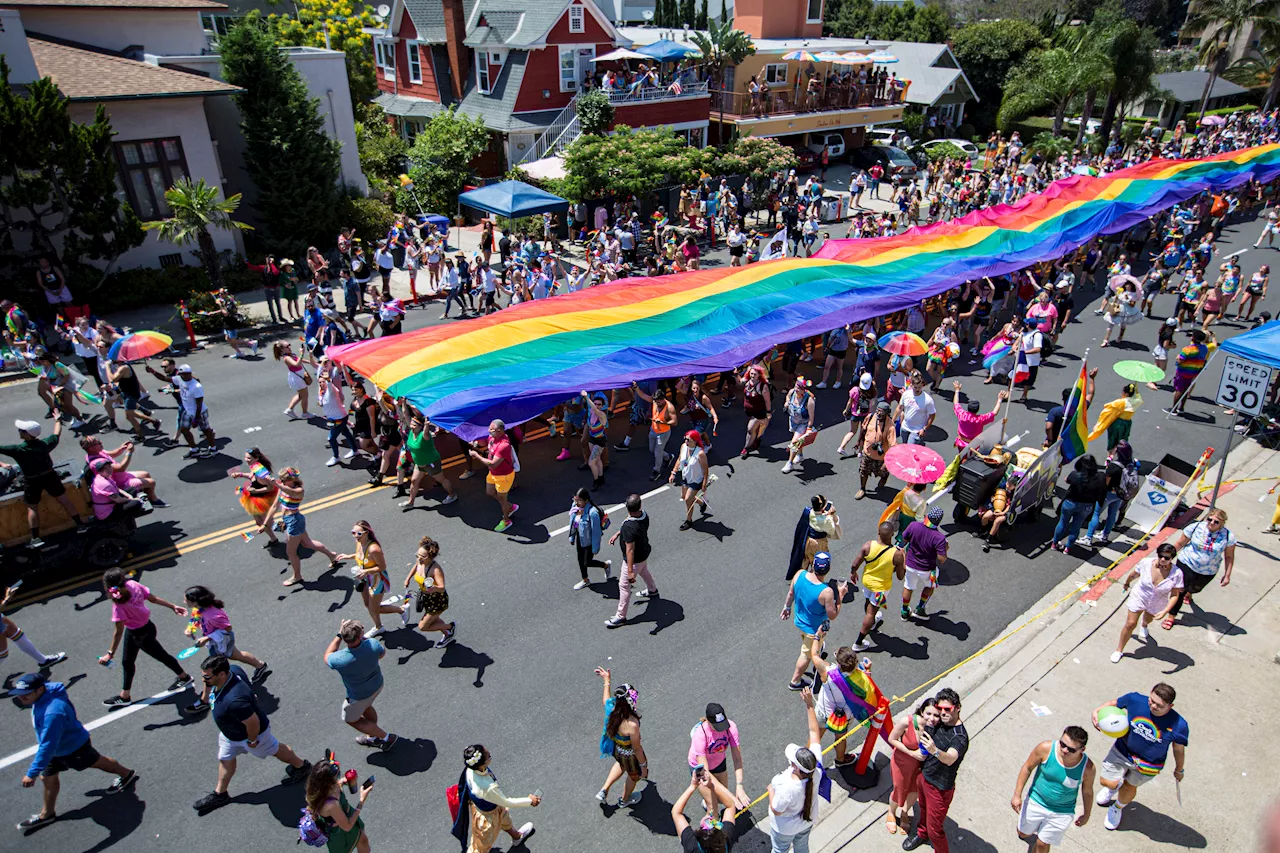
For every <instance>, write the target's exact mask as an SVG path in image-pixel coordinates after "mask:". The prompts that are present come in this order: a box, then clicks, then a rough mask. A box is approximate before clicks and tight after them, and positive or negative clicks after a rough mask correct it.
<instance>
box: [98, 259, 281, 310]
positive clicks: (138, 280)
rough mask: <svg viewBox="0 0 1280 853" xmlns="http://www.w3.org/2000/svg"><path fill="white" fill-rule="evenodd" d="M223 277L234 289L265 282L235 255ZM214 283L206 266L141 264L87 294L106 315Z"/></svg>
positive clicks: (182, 295) (238, 290)
mask: <svg viewBox="0 0 1280 853" xmlns="http://www.w3.org/2000/svg"><path fill="white" fill-rule="evenodd" d="M222 278H223V283H224V284H225V285H226V287H227V289H228V290H230V291H231V292H233V293H241V292H244V291H246V290H252V289H254V288H256V287H261V286H262V274H261V273H258V272H254V271H253V270H251V269H249V268H248V267H246V266H245V264H244V259H243V258H240V257H236V258H234V259H233V260H232V261H231V263H230V264H229V265H228V268H227V269H224V270H223V271H222ZM210 287H211V285H210V284H209V277H208V276H207V275H205V272H204V267H200V266H185V265H184V266H176V267H164V268H161V269H154V268H151V267H139V268H138V269H131V270H118V271H116V272H113V273H111V274H110V275H109V276H107V278H106V280H105V281H104V282H103V283H102V286H101V287H99V288H97V289H96V290H93V291H92V292H90V293H89V294H87V298H88V301H89V302H90V303H91V304H92V305H93V313H94V314H97V315H98V316H106V315H110V314H112V313H115V312H119V311H129V310H132V309H135V308H145V307H147V306H149V305H166V304H169V305H172V304H175V303H177V302H178V301H180V300H183V299H188V300H189V299H191V297H192V295H193V294H197V293H207V292H208V291H209V290H210Z"/></svg>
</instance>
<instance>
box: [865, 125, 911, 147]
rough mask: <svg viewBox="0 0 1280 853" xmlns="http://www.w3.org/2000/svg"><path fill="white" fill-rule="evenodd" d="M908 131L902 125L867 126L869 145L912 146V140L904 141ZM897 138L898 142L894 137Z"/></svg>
mask: <svg viewBox="0 0 1280 853" xmlns="http://www.w3.org/2000/svg"><path fill="white" fill-rule="evenodd" d="M906 133H907V132H906V131H905V130H903V129H902V128H900V127H869V128H867V144H868V145H897V144H902V145H904V146H905V147H907V148H910V147H911V143H910V141H907V142H903V139H902V138H903V137H905V136H906ZM895 138H897V140H898V141H897V142H894V139H895Z"/></svg>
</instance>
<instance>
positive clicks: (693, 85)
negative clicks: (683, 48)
mask: <svg viewBox="0 0 1280 853" xmlns="http://www.w3.org/2000/svg"><path fill="white" fill-rule="evenodd" d="M604 91H605V93H606V94H608V96H609V103H611V104H613V105H614V106H620V105H625V104H642V103H646V102H649V101H665V100H668V99H670V98H687V97H690V96H694V95H705V94H707V91H708V89H707V81H705V80H694V81H691V82H689V83H671V84H669V85H666V86H641V87H627V88H623V89H606V90H604Z"/></svg>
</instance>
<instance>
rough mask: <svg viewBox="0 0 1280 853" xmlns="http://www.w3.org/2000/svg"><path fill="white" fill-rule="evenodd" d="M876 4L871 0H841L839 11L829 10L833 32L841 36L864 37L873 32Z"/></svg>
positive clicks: (828, 16) (828, 15)
mask: <svg viewBox="0 0 1280 853" xmlns="http://www.w3.org/2000/svg"><path fill="white" fill-rule="evenodd" d="M875 11H876V6H875V4H874V3H872V2H871V0H841V3H840V8H839V12H838V13H832V12H831V11H830V10H828V12H827V20H828V21H832V19H833V18H834V23H832V24H831V32H832V34H833V35H836V36H839V37H840V38H862V37H863V36H865V35H868V34H869V33H870V32H871V19H872V17H873V16H874V14H875Z"/></svg>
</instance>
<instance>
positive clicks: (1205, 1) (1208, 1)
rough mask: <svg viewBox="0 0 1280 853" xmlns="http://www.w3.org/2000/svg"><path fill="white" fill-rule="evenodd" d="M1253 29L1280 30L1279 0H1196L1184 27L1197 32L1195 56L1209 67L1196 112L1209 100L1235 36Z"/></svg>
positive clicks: (1268, 32) (1264, 32)
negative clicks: (1197, 40) (1198, 36)
mask: <svg viewBox="0 0 1280 853" xmlns="http://www.w3.org/2000/svg"><path fill="white" fill-rule="evenodd" d="M1250 29H1253V30H1254V31H1255V32H1259V33H1261V34H1262V35H1263V36H1265V35H1267V34H1271V35H1275V34H1276V33H1277V32H1280V0H1196V3H1195V4H1194V6H1193V8H1192V10H1191V12H1190V13H1189V14H1188V15H1187V22H1186V24H1184V25H1183V30H1184V31H1189V32H1200V33H1201V34H1202V36H1201V39H1200V49H1199V51H1198V53H1199V59H1200V62H1201V63H1202V64H1203V65H1204V66H1205V67H1207V68H1208V69H1209V79H1208V80H1207V81H1205V86H1204V97H1203V98H1201V100H1200V112H1201V113H1203V112H1204V111H1205V108H1206V107H1207V106H1208V104H1209V95H1210V93H1211V92H1212V91H1213V84H1214V81H1215V80H1217V78H1218V77H1219V76H1220V75H1221V74H1222V73H1223V71H1224V70H1225V68H1226V63H1227V60H1228V59H1229V58H1230V56H1231V47H1232V45H1234V44H1235V42H1236V39H1238V38H1239V37H1240V36H1241V35H1243V34H1245V33H1246V32H1248V31H1249V30H1250Z"/></svg>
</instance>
